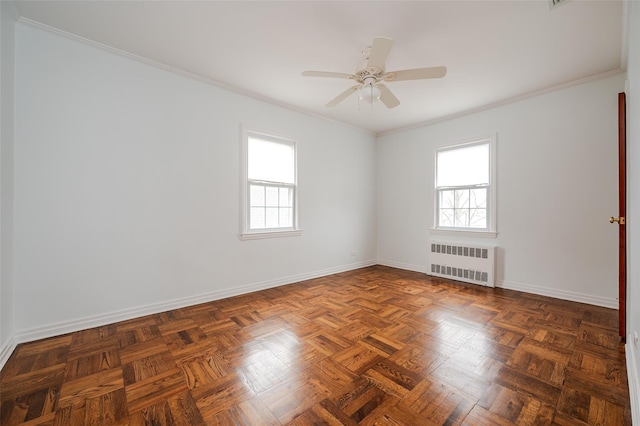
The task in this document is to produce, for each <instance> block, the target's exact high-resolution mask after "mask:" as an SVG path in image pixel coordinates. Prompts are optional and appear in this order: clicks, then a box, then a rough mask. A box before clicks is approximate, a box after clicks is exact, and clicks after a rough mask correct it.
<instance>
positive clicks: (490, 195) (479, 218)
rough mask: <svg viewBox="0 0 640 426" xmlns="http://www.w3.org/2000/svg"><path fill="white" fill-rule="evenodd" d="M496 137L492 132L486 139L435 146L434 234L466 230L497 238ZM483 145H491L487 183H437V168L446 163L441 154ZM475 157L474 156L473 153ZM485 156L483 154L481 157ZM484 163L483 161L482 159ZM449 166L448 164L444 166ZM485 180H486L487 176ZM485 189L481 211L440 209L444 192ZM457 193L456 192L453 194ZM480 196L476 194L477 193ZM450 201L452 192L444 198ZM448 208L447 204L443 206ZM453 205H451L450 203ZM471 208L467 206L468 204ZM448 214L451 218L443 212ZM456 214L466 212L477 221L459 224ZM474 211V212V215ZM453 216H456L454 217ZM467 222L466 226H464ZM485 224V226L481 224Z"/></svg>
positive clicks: (455, 232) (477, 234)
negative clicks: (442, 161) (440, 161)
mask: <svg viewBox="0 0 640 426" xmlns="http://www.w3.org/2000/svg"><path fill="white" fill-rule="evenodd" d="M496 138H497V135H491V136H489V137H486V138H478V139H473V140H469V141H466V142H460V143H457V144H447V145H441V146H439V147H436V148H435V150H434V158H433V164H434V174H433V178H434V181H433V182H434V186H433V188H434V189H433V191H434V192H433V201H434V202H433V207H434V209H433V213H434V214H433V222H432V223H433V228H431V231H432V233H433V234H442V235H462V234H459V233H464V235H473V236H474V237H487V238H495V237H496V236H497V232H496V187H495V184H496V166H497V163H496ZM481 145H487V146H488V149H489V151H488V158H487V160H488V164H487V168H488V173H489V178H488V182H473V181H467V182H462V181H460V182H455V181H452V182H451V183H448V182H440V186H439V185H438V183H439V182H438V176H439V175H438V168H439V167H442V166H443V164H439V162H438V158H439V153H442V152H446V151H449V150H458V149H464V148H473V147H478V146H481ZM472 157H474V156H472ZM482 158H483V159H484V156H482ZM482 161H483V162H484V160H482ZM445 167H446V166H445ZM482 180H485V179H484V178H483V179H482ZM480 188H482V189H484V191H483V193H482V197H483V198H486V199H485V200H483V201H485V203H484V204H483V207H481V210H476V211H472V212H470V210H469V209H468V208H467V209H466V210H467V211H466V212H462V211H463V210H464V208H461V209H458V210H457V211H454V210H453V209H451V210H449V211H448V212H446V211H445V212H443V211H441V206H440V204H441V202H442V201H443V198H442V193H443V191H456V190H458V191H464V190H467V191H469V190H474V189H475V190H477V189H480ZM454 195H455V194H454ZM476 195H477V194H476ZM445 201H446V202H448V203H451V195H449V198H448V199H447V200H445ZM442 207H443V208H446V207H445V206H442ZM449 207H451V206H449ZM465 207H468V206H465ZM445 213H449V217H445V216H444V214H445ZM456 213H458V214H460V215H463V216H464V215H466V216H467V217H470V218H471V219H475V220H476V222H475V223H473V221H466V222H465V221H464V220H463V221H460V222H458V223H456V222H455V218H456V215H455V214H456ZM471 213H473V215H471ZM451 218H454V219H451ZM461 225H464V226H461ZM478 225H482V226H478Z"/></svg>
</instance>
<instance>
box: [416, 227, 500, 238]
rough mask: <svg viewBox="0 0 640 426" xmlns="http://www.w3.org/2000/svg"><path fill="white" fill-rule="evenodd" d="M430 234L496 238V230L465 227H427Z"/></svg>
mask: <svg viewBox="0 0 640 426" xmlns="http://www.w3.org/2000/svg"><path fill="white" fill-rule="evenodd" d="M429 232H431V234H432V235H452V236H453V235H458V236H460V237H463V236H464V237H475V238H497V237H498V233H497V232H496V231H477V230H476V231H471V230H466V229H436V228H431V229H429Z"/></svg>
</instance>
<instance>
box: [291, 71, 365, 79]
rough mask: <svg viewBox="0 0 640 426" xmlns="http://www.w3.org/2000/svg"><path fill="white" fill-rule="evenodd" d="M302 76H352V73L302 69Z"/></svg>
mask: <svg viewBox="0 0 640 426" xmlns="http://www.w3.org/2000/svg"><path fill="white" fill-rule="evenodd" d="M302 76H303V77H330V78H353V77H354V76H353V74H345V73H342V72H330V71H304V72H303V73H302Z"/></svg>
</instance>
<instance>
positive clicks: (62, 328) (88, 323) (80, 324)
mask: <svg viewBox="0 0 640 426" xmlns="http://www.w3.org/2000/svg"><path fill="white" fill-rule="evenodd" d="M375 264H376V262H375V261H373V260H369V261H362V262H357V263H352V264H349V265H343V266H338V267H334V268H328V269H323V270H320V271H314V272H308V273H304V274H297V275H291V276H288V277H284V278H278V279H274V280H268V281H262V282H259V283H253V284H248V285H243V286H239V287H235V288H231V289H224V290H219V291H213V292H209V293H204V294H199V295H196V296H190V297H184V298H180V299H175V300H170V301H166V302H160V303H153V304H150V305H144V306H136V307H133V308H127V309H122V310H118V311H115V312H108V313H105V314H99V315H92V316H88V317H84V318H78V319H74V320H70V321H63V322H58V323H55V324H50V325H46V326H43V327H34V328H30V329H25V330H19V331H17V332H16V334H15V339H14V340H16V343H25V342H31V341H34V340H39V339H45V338H48V337H53V336H59V335H62V334H66V333H72V332H75V331H79V330H85V329H88V328H93V327H100V326H103V325H107V324H112V323H115V322H120V321H125V320H129V319H133V318H138V317H142V316H145V315H151V314H157V313H160V312H165V311H169V310H172V309H178V308H184V307H187V306H192V305H197V304H200V303H206V302H211V301H214V300H220V299H224V298H227V297H232V296H238V295H241V294H246V293H251V292H254V291H259V290H265V289H268V288H272V287H278V286H281V285H286V284H292V283H296V282H299V281H305V280H310V279H313V278H319V277H324V276H326V275H332V274H337V273H340V272H346V271H351V270H354V269H360V268H365V267H367V266H373V265H375ZM14 348H15V345H14ZM11 351H13V349H12V350H11ZM10 354H11V352H9V355H10ZM7 358H8V357H7Z"/></svg>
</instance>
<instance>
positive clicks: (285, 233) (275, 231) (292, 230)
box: [239, 126, 302, 240]
mask: <svg viewBox="0 0 640 426" xmlns="http://www.w3.org/2000/svg"><path fill="white" fill-rule="evenodd" d="M241 133H242V167H241V174H242V175H241V179H240V182H241V184H240V185H241V195H242V196H241V209H240V210H241V218H240V224H241V225H240V234H239V237H240V239H241V240H255V239H263V238H277V237H293V236H298V235H301V234H302V229H300V227H299V208H298V158H297V155H298V146H297V142H296V141H295V140H294V139H292V138H288V137H285V136H281V135H278V134H275V133H272V132H263V131H257V130H252V129H248V128H246V127H244V126H242V132H241ZM249 137H255V138H256V139H262V140H266V141H269V142H273V143H279V144H283V145H288V146H291V147H292V148H293V184H291V183H287V182H271V181H264V180H258V179H249ZM252 184H254V185H256V184H257V185H263V186H265V187H266V186H270V187H277V188H289V189H291V190H292V193H293V203H292V216H293V217H292V226H291V227H281V228H261V229H251V228H250V211H251V206H250V205H249V203H250V201H251V199H250V196H249V188H250V186H251V185H252Z"/></svg>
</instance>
